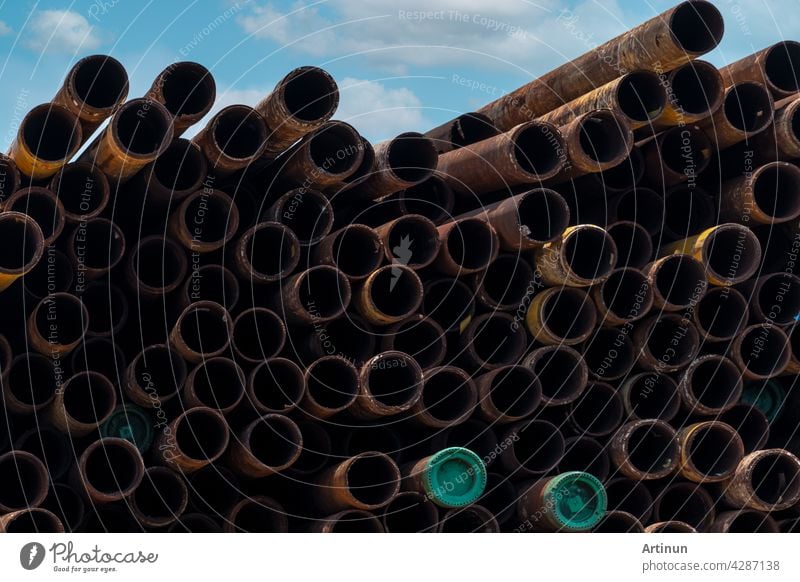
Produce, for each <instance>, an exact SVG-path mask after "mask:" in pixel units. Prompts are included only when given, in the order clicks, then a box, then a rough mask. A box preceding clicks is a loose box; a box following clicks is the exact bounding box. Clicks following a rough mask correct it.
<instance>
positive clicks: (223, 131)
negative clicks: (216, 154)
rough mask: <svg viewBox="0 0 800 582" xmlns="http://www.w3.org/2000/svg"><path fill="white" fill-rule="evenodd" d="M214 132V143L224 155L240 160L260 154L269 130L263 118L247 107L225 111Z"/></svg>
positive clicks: (217, 118) (218, 116) (232, 107)
mask: <svg viewBox="0 0 800 582" xmlns="http://www.w3.org/2000/svg"><path fill="white" fill-rule="evenodd" d="M212 131H213V136H214V143H215V144H216V145H217V147H218V148H219V149H220V150H221V151H222V153H223V154H224V155H226V156H228V157H229V158H234V159H238V160H244V159H249V158H251V157H253V156H255V155H256V154H258V153H259V151H260V150H261V148H262V147H263V145H264V142H265V141H266V139H267V128H266V126H265V125H264V121H263V120H262V119H261V116H259V115H258V114H257V113H256V112H255V111H254V110H253V109H251V108H250V107H247V106H245V105H233V106H231V107H228V108H226V109H223V110H222V111H221V112H220V113H219V114H218V115H217V117H216V123H214V126H213V129H212Z"/></svg>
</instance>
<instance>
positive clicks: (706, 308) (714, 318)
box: [695, 287, 748, 339]
mask: <svg viewBox="0 0 800 582" xmlns="http://www.w3.org/2000/svg"><path fill="white" fill-rule="evenodd" d="M695 313H696V314H697V320H698V321H699V322H700V326H701V327H702V329H703V330H705V331H706V333H708V334H709V335H711V336H713V337H718V338H723V339H730V338H732V337H733V336H734V335H736V332H737V331H739V329H741V327H742V325H744V324H745V323H747V313H748V305H747V300H746V299H745V298H744V297H743V296H742V294H741V293H739V292H738V291H736V290H735V289H734V290H731V289H729V288H727V287H713V288H711V289H709V290H708V292H707V293H706V294H705V295H704V296H703V297H702V299H700V301H699V302H698V303H697V307H696V309H695Z"/></svg>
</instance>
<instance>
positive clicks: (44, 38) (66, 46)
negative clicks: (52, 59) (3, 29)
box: [24, 10, 100, 53]
mask: <svg viewBox="0 0 800 582" xmlns="http://www.w3.org/2000/svg"><path fill="white" fill-rule="evenodd" d="M25 32H26V34H25V41H24V44H25V46H27V47H28V48H30V49H33V50H37V51H49V52H66V53H75V52H77V51H80V50H91V49H95V48H97V47H99V46H100V38H99V37H98V36H97V35H96V34H95V30H94V27H93V26H91V25H90V24H89V21H88V20H86V18H85V17H84V16H83V15H81V14H78V13H77V12H72V11H70V10H42V11H40V12H37V13H36V14H34V15H33V17H32V18H31V22H30V26H29V28H28V30H26V31H25Z"/></svg>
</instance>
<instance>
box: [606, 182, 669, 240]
mask: <svg viewBox="0 0 800 582" xmlns="http://www.w3.org/2000/svg"><path fill="white" fill-rule="evenodd" d="M616 211H617V220H629V221H631V222H638V223H639V224H641V225H642V226H643V227H644V228H645V229H646V230H647V232H649V233H650V234H656V233H657V232H660V231H661V228H662V226H663V223H664V199H663V198H662V197H661V195H660V194H658V193H657V192H655V191H654V190H650V189H649V188H634V189H631V190H628V191H627V192H626V193H624V194H621V195H620V197H619V198H617V200H616Z"/></svg>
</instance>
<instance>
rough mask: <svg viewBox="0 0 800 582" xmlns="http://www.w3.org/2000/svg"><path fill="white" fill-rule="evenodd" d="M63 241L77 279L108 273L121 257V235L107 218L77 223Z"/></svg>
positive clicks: (122, 245) (118, 229) (123, 245)
mask: <svg viewBox="0 0 800 582" xmlns="http://www.w3.org/2000/svg"><path fill="white" fill-rule="evenodd" d="M66 243H67V245H68V246H67V255H68V256H69V258H70V260H71V261H72V264H73V265H74V266H75V269H76V271H77V279H78V281H81V280H84V279H85V280H89V281H94V280H95V279H99V278H100V277H103V276H105V275H108V273H110V272H111V271H112V269H114V267H116V266H117V265H118V264H120V262H121V261H122V259H123V257H124V256H125V249H126V241H125V235H124V234H123V233H122V230H121V229H120V228H119V226H117V224H116V223H114V222H112V221H110V220H108V219H107V218H92V219H90V220H87V221H83V222H79V223H78V225H77V226H76V227H75V230H73V231H72V233H71V234H70V236H69V237H68V239H67V241H66Z"/></svg>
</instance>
